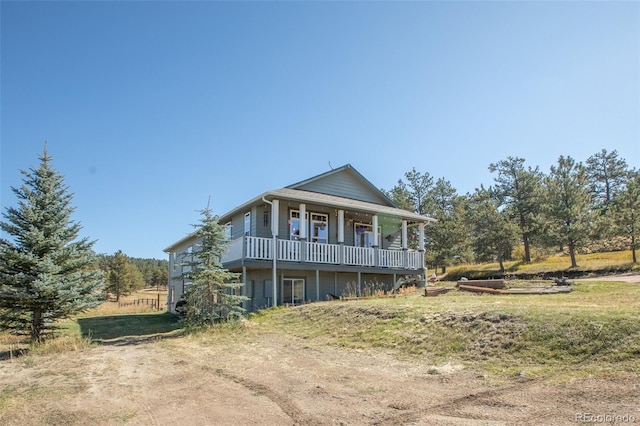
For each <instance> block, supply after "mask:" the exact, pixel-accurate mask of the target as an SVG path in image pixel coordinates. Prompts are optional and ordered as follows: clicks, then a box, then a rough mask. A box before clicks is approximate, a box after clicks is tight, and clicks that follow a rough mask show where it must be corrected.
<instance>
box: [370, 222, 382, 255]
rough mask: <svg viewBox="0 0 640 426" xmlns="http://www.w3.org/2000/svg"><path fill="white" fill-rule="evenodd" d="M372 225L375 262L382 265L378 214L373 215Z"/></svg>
mask: <svg viewBox="0 0 640 426" xmlns="http://www.w3.org/2000/svg"><path fill="white" fill-rule="evenodd" d="M371 227H372V228H373V244H372V245H371V246H372V247H373V264H374V265H375V266H379V265H380V252H379V248H380V247H378V238H379V235H378V215H377V214H374V215H373V216H372V217H371Z"/></svg>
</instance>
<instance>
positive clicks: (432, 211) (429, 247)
mask: <svg viewBox="0 0 640 426" xmlns="http://www.w3.org/2000/svg"><path fill="white" fill-rule="evenodd" d="M428 199H429V200H430V205H428V207H427V215H429V216H430V217H432V218H434V219H436V222H433V223H430V224H429V225H428V227H427V230H426V232H427V244H426V253H425V254H426V259H427V261H428V262H429V263H431V264H432V265H433V266H434V268H436V269H437V268H438V267H440V268H441V272H442V273H445V272H446V270H447V269H446V266H447V265H450V264H453V263H459V262H461V261H465V260H467V261H468V260H470V256H471V254H470V245H469V230H468V229H467V226H466V223H465V220H464V219H465V208H466V204H467V203H468V199H467V197H466V196H460V195H458V193H457V191H456V189H455V188H454V187H453V186H452V185H451V183H450V182H449V181H448V180H445V179H444V178H440V179H438V180H437V181H436V183H435V185H434V186H433V188H432V189H431V191H430V194H429V196H428Z"/></svg>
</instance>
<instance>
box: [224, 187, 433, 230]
mask: <svg viewBox="0 0 640 426" xmlns="http://www.w3.org/2000/svg"><path fill="white" fill-rule="evenodd" d="M263 198H266V199H271V200H273V199H279V200H289V201H296V202H300V203H315V204H321V205H325V206H329V207H332V208H336V209H344V210H357V211H362V212H366V213H370V214H379V215H385V216H392V217H399V218H401V219H406V220H411V221H415V222H423V223H426V222H435V219H433V218H430V217H427V216H422V215H419V214H416V213H413V212H410V211H408V210H402V209H398V208H395V207H391V206H385V205H381V204H374V203H368V202H366V201H359V200H353V199H350V198H343V197H336V196H334V195H327V194H321V193H318V192H311V191H303V190H300V189H291V188H281V189H276V190H273V191H268V192H265V193H264V194H262V195H259V196H258V197H256V198H254V199H253V200H251V201H248V202H247V203H245V204H243V205H241V206H238V207H237V208H235V209H233V210H232V211H230V212H228V213H226V214H225V215H224V216H221V217H220V220H221V221H224V220H227V219H228V218H230V217H231V216H233V214H234V213H235V212H237V211H238V210H243V211H244V210H246V209H247V207H248V206H251V205H253V204H255V203H258V202H260V201H261V200H262V199H263Z"/></svg>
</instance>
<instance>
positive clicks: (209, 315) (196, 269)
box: [180, 207, 248, 327]
mask: <svg viewBox="0 0 640 426" xmlns="http://www.w3.org/2000/svg"><path fill="white" fill-rule="evenodd" d="M200 213H201V215H202V218H201V220H200V224H199V225H196V226H195V227H196V234H197V236H198V240H199V243H198V244H197V245H196V248H195V249H194V250H193V251H192V252H191V253H185V255H184V262H183V266H184V267H183V270H184V271H185V272H183V273H182V275H181V276H180V279H184V280H185V282H187V283H188V287H187V290H186V292H185V301H186V302H187V307H186V317H185V321H186V323H187V324H188V325H191V326H195V327H202V326H212V325H214V324H215V323H216V322H218V321H221V320H232V319H237V318H239V317H240V316H242V314H243V313H244V311H245V309H244V308H243V307H242V303H243V302H244V301H246V300H248V299H247V298H246V297H245V296H242V295H239V294H238V292H239V291H240V289H241V287H242V286H243V284H242V283H240V282H238V278H239V276H240V274H237V273H233V272H230V271H228V270H226V269H224V268H223V267H222V263H221V262H220V259H221V257H222V255H223V254H224V251H225V250H226V247H225V245H224V242H225V235H224V227H223V226H222V225H220V224H219V223H218V218H217V217H216V216H214V215H213V213H212V212H211V210H210V209H209V207H207V208H206V209H204V210H202V211H201V212H200Z"/></svg>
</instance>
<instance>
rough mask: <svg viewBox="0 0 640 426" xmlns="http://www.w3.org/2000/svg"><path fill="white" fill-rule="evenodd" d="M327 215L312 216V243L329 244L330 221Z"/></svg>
mask: <svg viewBox="0 0 640 426" xmlns="http://www.w3.org/2000/svg"><path fill="white" fill-rule="evenodd" d="M328 219H329V218H328V216H327V215H326V214H318V213H312V214H311V223H310V229H311V238H310V240H311V242H313V243H324V244H326V243H328V242H329V220H328Z"/></svg>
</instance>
